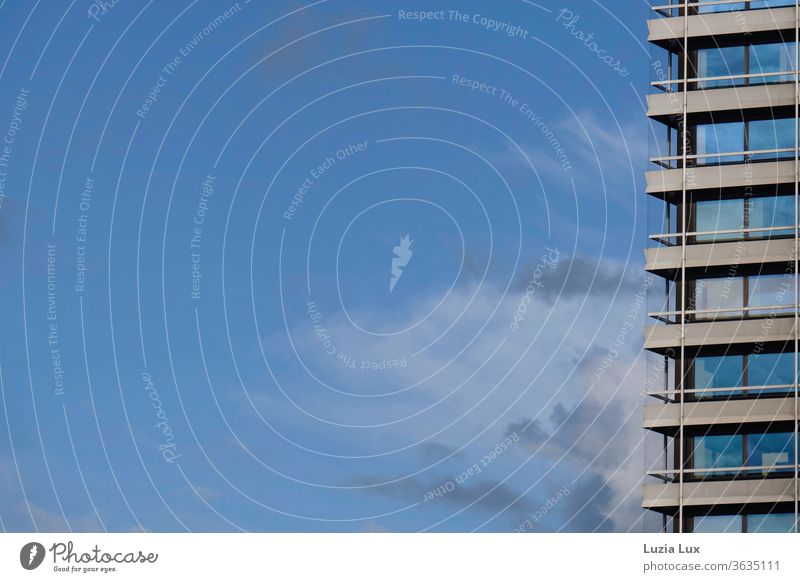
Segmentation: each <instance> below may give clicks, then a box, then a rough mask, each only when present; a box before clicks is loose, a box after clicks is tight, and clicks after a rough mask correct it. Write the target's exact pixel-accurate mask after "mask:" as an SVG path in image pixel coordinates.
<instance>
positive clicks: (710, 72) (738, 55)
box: [697, 46, 747, 89]
mask: <svg viewBox="0 0 800 582" xmlns="http://www.w3.org/2000/svg"><path fill="white" fill-rule="evenodd" d="M744 56H745V48H744V47H741V46H734V47H725V48H719V47H714V48H708V49H700V50H698V51H697V76H698V77H699V78H704V77H728V76H733V75H742V74H744V73H746V72H747V71H746V70H745V65H744V63H745V61H744ZM744 82H745V80H744V79H743V78H742V79H727V80H718V81H700V82H699V83H698V84H697V86H698V87H699V88H700V89H707V88H711V87H730V86H731V85H743V84H744Z"/></svg>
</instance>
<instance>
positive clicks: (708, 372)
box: [694, 356, 744, 398]
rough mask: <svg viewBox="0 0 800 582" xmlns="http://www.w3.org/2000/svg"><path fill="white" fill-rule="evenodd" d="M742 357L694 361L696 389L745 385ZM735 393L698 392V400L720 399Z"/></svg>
mask: <svg viewBox="0 0 800 582" xmlns="http://www.w3.org/2000/svg"><path fill="white" fill-rule="evenodd" d="M743 368H744V358H743V357H742V356H702V357H698V358H695V360H694V388H695V390H699V389H701V388H734V387H738V386H742V385H743V383H744V380H743V378H744V374H743ZM730 394H733V392H696V393H695V396H696V397H697V398H720V397H722V396H728V395H730Z"/></svg>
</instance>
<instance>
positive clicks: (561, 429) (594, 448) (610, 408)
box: [506, 350, 644, 531]
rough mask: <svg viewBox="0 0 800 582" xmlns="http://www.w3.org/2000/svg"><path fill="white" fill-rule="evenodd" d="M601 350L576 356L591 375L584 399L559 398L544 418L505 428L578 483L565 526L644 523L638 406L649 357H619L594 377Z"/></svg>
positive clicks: (618, 527)
mask: <svg viewBox="0 0 800 582" xmlns="http://www.w3.org/2000/svg"><path fill="white" fill-rule="evenodd" d="M601 356H602V353H601V351H600V350H595V351H594V352H592V354H591V355H590V356H589V357H587V358H585V359H584V360H582V361H581V362H579V364H578V376H579V377H582V378H585V379H586V381H591V382H592V384H591V386H590V388H589V389H588V390H587V392H586V394H585V397H584V398H583V399H581V400H579V401H578V402H576V403H574V404H572V405H566V404H565V403H563V402H560V403H558V404H557V405H556V406H555V407H554V408H553V410H552V412H551V413H550V414H549V415H548V416H547V417H546V419H531V418H524V419H520V420H519V421H516V422H513V423H510V424H509V425H508V427H507V429H506V430H507V432H508V433H516V434H518V435H519V436H520V438H521V442H522V444H523V446H524V447H526V448H527V449H528V450H530V451H532V452H534V453H535V454H536V455H537V456H539V455H541V456H543V457H544V458H546V459H547V463H548V464H549V465H550V466H552V467H553V468H554V469H556V470H559V471H563V472H565V473H566V474H571V475H573V479H574V482H577V483H579V484H581V485H580V487H581V488H580V489H578V491H579V492H580V493H579V494H577V495H570V496H568V497H567V498H565V500H564V501H562V504H563V506H562V508H561V512H562V516H563V518H564V521H563V529H564V530H566V531H610V530H615V531H629V530H632V529H634V528H636V527H639V526H640V524H641V520H642V517H643V510H642V509H641V508H640V501H641V499H640V495H639V487H640V484H641V480H642V473H643V470H644V433H643V431H642V430H641V428H640V423H639V421H640V414H639V412H640V407H641V404H642V403H641V398H640V394H641V391H642V386H641V378H642V377H643V376H644V358H643V357H638V358H636V359H635V360H633V361H630V360H628V361H624V360H621V361H618V362H616V364H615V365H614V366H612V367H610V368H608V369H607V371H606V374H604V375H603V376H601V377H600V378H596V377H594V372H595V371H596V370H597V369H598V366H599V363H600V359H601Z"/></svg>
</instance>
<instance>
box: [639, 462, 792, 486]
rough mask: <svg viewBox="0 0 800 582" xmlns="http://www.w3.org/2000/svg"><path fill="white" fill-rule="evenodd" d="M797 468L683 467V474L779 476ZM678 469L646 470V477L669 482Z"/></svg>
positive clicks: (698, 476) (702, 476) (694, 478)
mask: <svg viewBox="0 0 800 582" xmlns="http://www.w3.org/2000/svg"><path fill="white" fill-rule="evenodd" d="M797 468H798V465H797V464H791V463H786V464H777V463H776V464H774V465H759V466H752V467H743V466H742V467H709V468H699V469H683V474H684V475H686V476H687V477H688V479H687V480H689V479H690V480H692V481H701V480H704V479H708V478H709V477H711V478H712V479H713V478H717V479H742V478H745V479H747V478H755V477H767V476H780V475H781V474H791V473H794V472H795V471H796V470H797ZM679 473H681V470H680V469H659V470H657V471H647V476H648V477H655V478H656V479H661V480H662V481H665V482H668V483H671V482H674V481H676V480H677V477H678V474H679Z"/></svg>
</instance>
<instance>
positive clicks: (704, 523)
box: [693, 515, 742, 533]
mask: <svg viewBox="0 0 800 582" xmlns="http://www.w3.org/2000/svg"><path fill="white" fill-rule="evenodd" d="M693 531H694V533H740V532H741V531H742V516H741V515H704V516H700V517H695V518H694V528H693Z"/></svg>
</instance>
